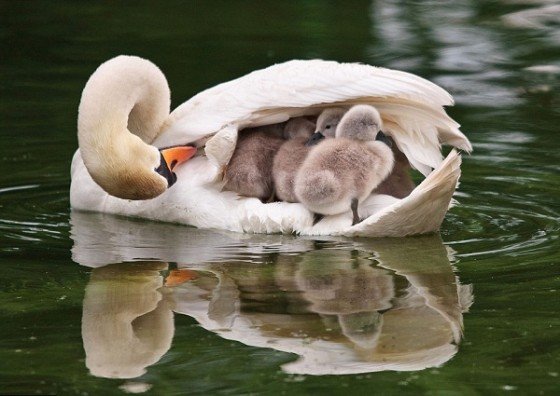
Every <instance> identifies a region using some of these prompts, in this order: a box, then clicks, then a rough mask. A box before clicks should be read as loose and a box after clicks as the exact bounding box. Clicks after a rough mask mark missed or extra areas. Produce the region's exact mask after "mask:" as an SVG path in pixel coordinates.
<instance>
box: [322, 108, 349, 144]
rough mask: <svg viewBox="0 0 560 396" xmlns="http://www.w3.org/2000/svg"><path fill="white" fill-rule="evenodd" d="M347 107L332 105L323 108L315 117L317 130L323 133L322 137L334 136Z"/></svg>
mask: <svg viewBox="0 0 560 396" xmlns="http://www.w3.org/2000/svg"><path fill="white" fill-rule="evenodd" d="M347 111H348V109H344V108H342V107H332V108H330V109H325V110H323V112H322V113H321V114H320V115H319V117H318V118H317V126H316V130H317V132H320V133H322V134H323V136H324V137H331V138H332V137H334V136H335V133H336V128H337V126H338V124H339V123H340V120H341V119H342V116H344V113H346V112H347Z"/></svg>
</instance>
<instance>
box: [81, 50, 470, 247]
mask: <svg viewBox="0 0 560 396" xmlns="http://www.w3.org/2000/svg"><path fill="white" fill-rule="evenodd" d="M169 96H170V92H169V87H168V86H167V82H166V79H165V77H164V75H163V73H162V72H161V71H160V70H159V68H157V66H155V65H154V64H153V63H151V62H150V61H148V60H145V59H142V58H139V57H135V56H118V57H116V58H113V59H110V60H108V61H106V62H105V63H103V64H102V65H101V66H99V68H98V69H97V70H96V71H95V72H94V73H93V74H92V76H91V77H90V79H89V80H88V82H87V84H86V87H85V88H84V91H83V93H82V98H81V102H80V106H79V114H78V141H79V149H78V150H77V151H76V153H75V155H74V158H73V160H72V166H71V179H72V181H71V186H70V204H71V207H72V208H73V209H75V210H85V211H96V212H103V213H111V214H117V215H123V216H132V217H141V218H145V219H150V220H157V221H164V222H174V223H182V224H188V225H192V226H196V227H199V228H214V229H222V230H230V231H237V232H250V233H297V234H303V235H345V236H366V237H376V236H406V235H412V234H422V233H428V232H434V231H437V230H438V229H439V227H440V225H441V222H442V221H443V218H444V216H445V213H446V212H447V210H448V208H449V206H450V203H451V201H452V195H453V192H454V191H455V188H456V185H457V182H458V179H459V176H460V173H461V172H460V164H461V156H460V155H459V153H458V152H457V151H456V150H452V151H451V152H450V153H449V155H448V156H447V157H446V158H445V159H444V158H443V156H442V154H441V144H448V145H451V146H455V147H456V148H458V149H461V150H464V151H466V152H470V151H471V150H472V146H471V144H470V142H469V140H468V139H467V137H466V136H465V135H464V134H463V133H462V132H461V131H460V130H459V124H457V123H456V122H455V121H454V120H452V119H451V118H450V117H449V116H448V115H447V114H446V113H445V110H444V106H449V105H452V104H453V99H452V97H451V96H450V95H449V94H448V93H447V92H446V91H445V90H443V89H442V88H440V87H439V86H437V85H435V84H433V83H431V82H429V81H427V80H425V79H423V78H421V77H418V76H415V75H413V74H410V73H406V72H401V71H396V70H390V69H385V68H378V67H373V66H369V65H363V64H353V63H338V62H334V61H323V60H308V61H303V60H293V61H288V62H285V63H281V64H277V65H273V66H270V67H268V68H266V69H262V70H257V71H254V72H252V73H250V74H248V75H245V76H243V77H240V78H238V79H236V80H232V81H229V82H226V83H223V84H219V85H217V86H215V87H213V88H210V89H208V90H205V91H203V92H201V93H199V94H197V95H195V96H194V97H192V98H191V99H190V100H188V101H186V102H185V103H183V104H182V105H180V106H179V107H178V108H176V109H175V110H174V111H173V112H171V113H169V103H170V102H169ZM360 103H363V104H369V105H373V106H375V107H376V108H377V109H378V111H379V112H380V114H381V117H382V119H383V124H384V127H385V130H384V132H386V133H387V134H388V135H389V136H390V137H391V138H392V139H393V141H394V142H395V144H396V145H397V147H398V148H399V150H400V151H402V152H403V153H404V155H406V157H407V158H408V160H409V162H410V164H411V166H412V167H414V168H415V169H417V170H419V171H420V172H421V173H423V174H424V176H426V179H424V181H423V182H422V183H420V184H419V185H418V186H417V187H416V188H415V189H414V190H413V191H412V193H411V194H410V195H408V196H407V197H406V198H404V199H397V198H394V197H390V196H388V195H383V194H378V195H371V196H370V197H368V198H367V199H366V200H365V201H364V202H363V203H362V205H361V206H360V211H361V212H360V217H361V218H363V219H364V220H363V221H362V222H360V223H359V224H356V225H354V226H352V216H351V214H350V213H349V212H348V213H343V214H340V215H336V216H328V217H327V218H325V219H324V220H322V221H321V222H320V223H318V224H316V225H313V214H312V213H311V212H310V211H309V210H307V209H306V208H305V207H304V206H303V205H301V204H298V203H286V202H274V203H269V204H264V203H262V202H261V201H260V200H258V199H256V198H242V197H239V196H238V195H237V194H235V193H233V192H228V191H221V189H220V187H219V183H220V181H221V180H220V175H222V174H223V169H224V168H225V166H226V165H227V163H228V162H229V160H230V158H231V156H232V154H233V151H234V149H235V145H236V141H237V134H238V131H239V130H241V129H244V128H249V127H257V126H261V125H268V124H276V123H282V122H285V121H287V120H288V119H290V118H293V117H299V116H317V115H318V114H320V113H321V112H322V110H323V109H324V108H328V107H350V106H352V105H354V104H360ZM186 145H190V146H186ZM175 146H179V147H183V148H184V149H185V150H187V151H186V152H182V153H181V156H182V159H183V160H185V159H187V158H190V157H192V158H190V159H189V160H188V161H187V162H185V163H183V164H181V165H176V166H175V167H174V169H173V170H172V172H174V173H175V174H176V180H177V181H176V182H175V183H174V184H172V185H171V183H170V182H169V180H168V179H167V178H166V177H164V176H161V174H160V173H159V172H157V171H154V169H156V170H157V169H158V168H159V167H160V165H161V164H162V160H161V156H162V154H160V153H161V152H160V151H159V150H163V149H166V148H169V147H175ZM195 146H196V147H198V148H203V150H199V155H197V156H194V157H193V153H194V147H195ZM185 147H190V148H189V149H186V148H185ZM202 151H204V153H203V154H204V155H201V154H202V153H201V152H202ZM146 190H148V191H147V192H146ZM138 198H148V199H138Z"/></svg>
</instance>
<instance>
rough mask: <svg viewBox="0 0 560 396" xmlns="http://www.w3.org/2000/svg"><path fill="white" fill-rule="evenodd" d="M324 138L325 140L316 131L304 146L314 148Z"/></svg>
mask: <svg viewBox="0 0 560 396" xmlns="http://www.w3.org/2000/svg"><path fill="white" fill-rule="evenodd" d="M324 138H325V135H323V134H322V133H321V132H319V131H317V132H315V133H314V134H313V135H311V137H310V138H309V140H308V141H307V143H305V145H306V146H315V145H316V144H317V143H319V142H320V141H321V140H323V139H324Z"/></svg>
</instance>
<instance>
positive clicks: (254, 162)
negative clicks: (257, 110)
mask: <svg viewBox="0 0 560 396" xmlns="http://www.w3.org/2000/svg"><path fill="white" fill-rule="evenodd" d="M281 131H282V129H280V128H278V127H277V126H276V125H271V126H266V127H257V128H248V129H244V130H243V131H241V132H239V137H238V139H237V145H236V146H235V150H234V152H233V155H232V157H231V160H230V161H229V164H228V165H227V167H226V169H225V172H224V181H225V184H224V187H223V189H224V190H227V191H235V192H236V193H238V194H239V195H241V196H245V197H255V198H259V199H260V200H261V201H263V202H267V201H270V200H271V199H272V198H273V195H274V189H273V182H272V161H273V158H274V154H275V153H276V151H277V150H278V149H279V148H280V146H281V145H282V143H284V141H285V140H284V139H283V138H282V135H281Z"/></svg>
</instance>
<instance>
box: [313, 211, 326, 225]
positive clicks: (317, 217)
mask: <svg viewBox="0 0 560 396" xmlns="http://www.w3.org/2000/svg"><path fill="white" fill-rule="evenodd" d="M324 218H325V215H322V214H320V213H313V225H315V224H317V223H318V222H320V221H321V220H323V219H324Z"/></svg>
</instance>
